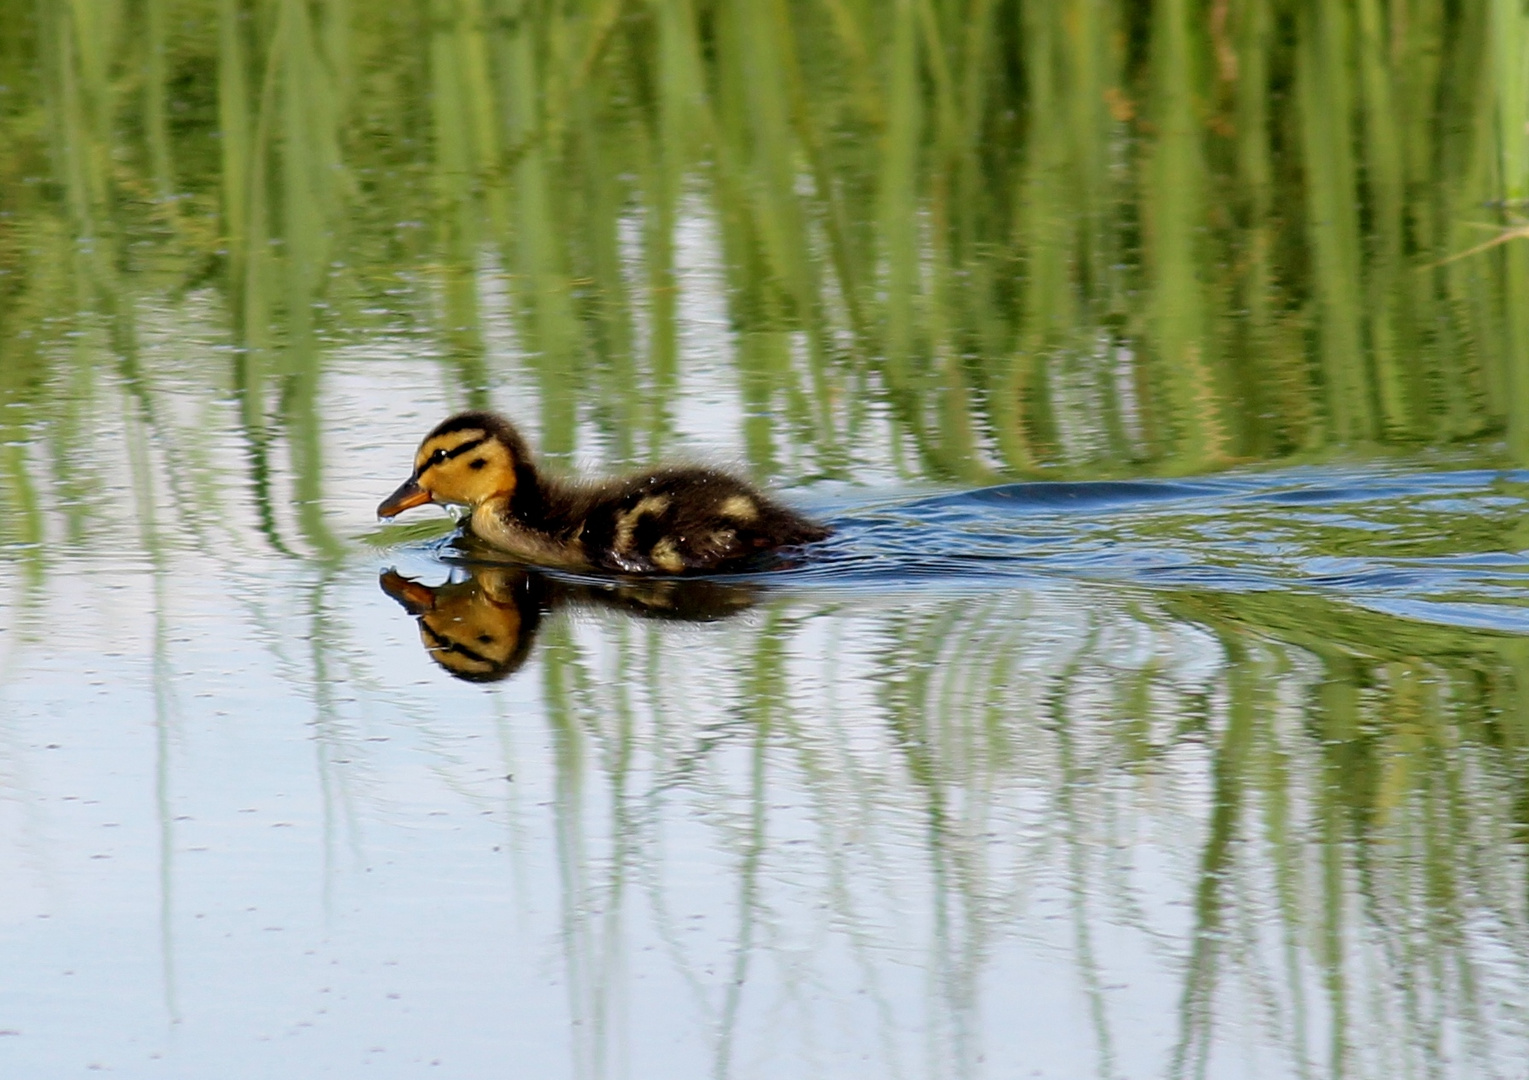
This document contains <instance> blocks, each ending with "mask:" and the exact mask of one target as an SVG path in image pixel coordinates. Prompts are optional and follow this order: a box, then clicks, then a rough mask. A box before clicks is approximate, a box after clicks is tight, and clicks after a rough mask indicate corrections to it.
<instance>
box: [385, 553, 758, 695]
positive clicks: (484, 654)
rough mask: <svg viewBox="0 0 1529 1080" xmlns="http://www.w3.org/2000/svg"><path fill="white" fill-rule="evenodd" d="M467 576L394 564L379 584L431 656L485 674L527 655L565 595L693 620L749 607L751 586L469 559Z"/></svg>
mask: <svg viewBox="0 0 1529 1080" xmlns="http://www.w3.org/2000/svg"><path fill="white" fill-rule="evenodd" d="M469 574H470V575H471V576H470V577H468V578H467V580H465V581H451V582H447V583H446V584H444V585H435V586H431V585H423V584H421V583H419V582H417V581H413V580H411V579H409V578H406V577H404V576H403V575H402V574H400V573H398V572H397V571H395V570H384V571H383V572H382V576H381V577H380V578H379V579H378V584H379V585H381V586H382V591H383V592H385V593H387V594H388V595H389V596H391V597H392V598H393V599H394V600H397V601H398V602H399V603H400V604H402V605H403V606H404V610H406V611H407V612H408V613H409V614H410V615H413V616H414V617H415V618H417V619H418V620H419V639H420V641H421V642H422V643H423V644H424V646H425V651H426V652H428V653H429V654H430V658H431V659H432V660H434V661H435V662H436V663H437V664H439V665H440V666H441V667H443V668H445V669H446V670H447V671H448V672H450V673H451V674H453V675H455V676H456V677H457V678H459V679H469V680H472V681H474V682H491V681H493V680H495V679H502V678H504V677H505V676H507V675H510V674H511V673H513V672H514V671H515V670H516V669H518V668H519V667H520V665H521V664H523V663H525V659H526V657H527V656H528V655H530V652H531V643H532V642H533V641H534V640H535V639H536V631H537V628H538V627H539V626H540V624H541V619H542V616H543V615H544V614H546V613H547V612H549V611H551V610H552V609H553V608H555V607H560V606H562V605H564V604H567V603H576V604H587V605H599V606H602V607H614V608H620V609H622V610H625V611H628V612H631V613H633V614H637V615H643V616H648V617H653V618H667V619H677V620H688V621H694V622H703V621H712V620H715V619H720V618H725V617H726V616H728V615H732V614H734V613H736V612H739V611H742V610H744V609H745V608H748V607H750V606H751V605H752V604H753V603H754V601H755V599H756V598H757V596H758V590H757V589H756V588H752V587H749V586H747V585H743V584H735V583H731V582H722V581H677V580H675V579H672V578H671V579H668V580H662V581H643V582H637V583H633V584H625V585H619V586H615V587H613V588H604V587H601V586H598V585H586V584H578V583H572V582H564V581H557V580H554V579H552V578H549V577H547V576H545V575H543V574H539V573H537V572H536V571H534V570H526V569H522V568H518V567H507V566H491V567H483V566H474V567H470V568H469Z"/></svg>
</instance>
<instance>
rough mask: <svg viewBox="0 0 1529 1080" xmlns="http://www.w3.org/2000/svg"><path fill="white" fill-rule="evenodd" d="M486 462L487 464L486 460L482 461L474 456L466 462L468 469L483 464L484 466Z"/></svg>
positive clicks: (478, 467)
mask: <svg viewBox="0 0 1529 1080" xmlns="http://www.w3.org/2000/svg"><path fill="white" fill-rule="evenodd" d="M487 464H488V462H486V461H484V460H483V459H482V458H480V457H475V458H473V459H472V460H471V461H469V462H468V463H467V467H468V468H469V469H473V470H477V469H481V468H483V466H485V465H487Z"/></svg>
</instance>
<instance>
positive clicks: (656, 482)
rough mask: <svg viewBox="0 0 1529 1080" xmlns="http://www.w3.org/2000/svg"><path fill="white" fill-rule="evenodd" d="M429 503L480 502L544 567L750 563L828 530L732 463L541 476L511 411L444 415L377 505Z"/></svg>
mask: <svg viewBox="0 0 1529 1080" xmlns="http://www.w3.org/2000/svg"><path fill="white" fill-rule="evenodd" d="M427 502H436V503H454V504H457V505H463V506H469V507H471V508H472V517H471V519H470V520H471V522H472V531H473V532H474V533H475V534H477V536H478V537H479V538H480V539H482V540H484V541H486V542H487V543H488V544H490V545H491V546H493V547H495V548H498V549H499V550H501V551H505V552H508V553H509V554H511V555H513V556H515V557H516V558H517V559H520V560H523V561H525V562H528V563H532V564H535V565H538V566H554V567H561V568H565V569H575V570H588V569H599V570H611V571H615V572H618V573H626V574H687V573H708V572H716V571H727V570H742V569H747V568H749V567H750V566H753V565H757V564H758V562H759V560H760V557H761V556H763V555H766V554H768V553H770V552H773V551H776V550H778V549H780V548H783V547H788V546H792V545H796V544H806V543H810V542H811V541H814V540H822V539H823V538H824V537H826V536H828V535H829V530H828V529H826V528H824V527H823V526H821V525H818V524H816V523H815V522H812V521H809V520H807V519H806V518H804V517H802V516H801V515H800V514H798V513H797V512H796V511H794V510H791V509H788V508H787V507H785V506H782V505H781V504H780V503H777V502H775V501H774V500H772V499H768V498H766V497H765V496H763V495H761V494H760V493H759V492H757V491H755V490H754V489H753V488H752V487H750V486H749V485H748V484H746V483H744V482H743V481H742V480H739V479H737V478H735V477H733V476H729V475H728V474H727V473H723V472H717V471H714V470H712V469H705V468H673V469H663V470H660V471H658V472H653V473H645V474H641V475H637V476H632V477H628V478H626V479H623V480H613V481H609V482H607V483H603V484H595V485H571V484H562V483H559V482H557V481H555V480H552V479H549V478H547V477H545V476H542V475H541V474H540V473H539V472H538V471H537V470H536V466H535V465H534V464H533V463H532V461H531V455H530V452H529V451H528V450H527V449H526V444H525V440H523V439H522V438H521V437H520V434H519V433H518V432H517V431H516V430H515V428H514V427H513V426H512V425H511V424H510V423H509V421H507V420H505V419H503V418H502V417H499V416H495V415H494V414H493V413H485V412H467V413H462V414H461V415H459V416H453V417H452V418H451V419H449V420H447V421H445V422H444V423H442V424H441V425H439V426H438V427H437V428H436V429H435V430H434V431H432V432H431V433H430V434H429V435H427V436H425V440H424V442H422V443H420V446H419V452H418V453H416V454H415V456H414V473H413V475H411V476H410V477H409V479H407V480H405V481H404V482H403V484H402V485H400V486H399V488H398V490H397V491H395V492H393V494H391V495H389V496H388V497H387V498H386V499H384V500H383V502H382V505H381V506H379V507H377V513H378V515H379V516H381V517H392V516H394V515H395V514H398V513H400V512H401V511H404V510H407V509H409V507H411V506H420V505H422V504H424V503H427Z"/></svg>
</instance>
